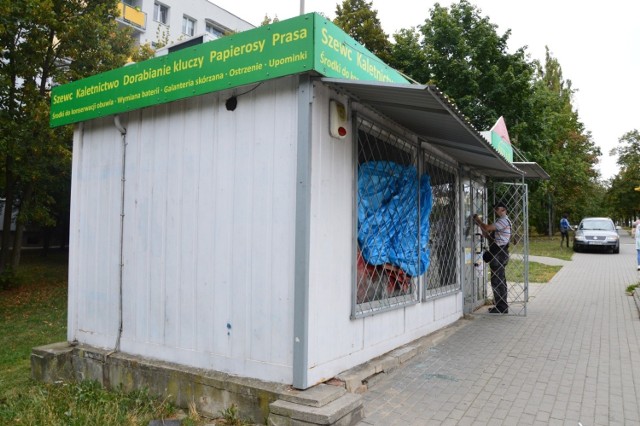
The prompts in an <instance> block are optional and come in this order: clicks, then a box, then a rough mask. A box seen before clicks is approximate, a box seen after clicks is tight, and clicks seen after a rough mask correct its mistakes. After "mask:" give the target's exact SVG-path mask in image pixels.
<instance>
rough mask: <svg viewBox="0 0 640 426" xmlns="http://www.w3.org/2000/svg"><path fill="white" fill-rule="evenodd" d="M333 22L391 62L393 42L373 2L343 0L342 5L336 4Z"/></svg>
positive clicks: (382, 58) (383, 59)
mask: <svg viewBox="0 0 640 426" xmlns="http://www.w3.org/2000/svg"><path fill="white" fill-rule="evenodd" d="M333 23H334V24H336V25H337V26H339V27H340V28H342V29H343V30H344V31H345V32H346V33H347V34H349V35H350V36H351V37H352V38H353V39H354V40H356V41H357V42H359V43H360V44H362V45H364V47H366V48H367V49H369V51H371V52H372V53H373V54H374V55H376V56H377V57H378V58H380V59H381V60H382V61H383V62H385V63H389V62H390V57H391V43H390V42H389V37H388V36H387V34H385V32H384V31H383V30H382V25H381V24H380V20H379V19H378V11H377V10H376V9H373V2H367V1H366V0H343V2H342V5H340V4H338V5H337V6H336V17H335V19H334V20H333Z"/></svg>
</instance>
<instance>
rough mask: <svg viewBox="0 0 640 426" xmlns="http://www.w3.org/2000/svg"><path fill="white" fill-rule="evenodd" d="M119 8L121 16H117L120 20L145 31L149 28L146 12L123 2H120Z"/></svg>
mask: <svg viewBox="0 0 640 426" xmlns="http://www.w3.org/2000/svg"><path fill="white" fill-rule="evenodd" d="M118 10H119V11H120V16H119V17H118V18H117V20H118V21H119V22H122V23H124V24H127V25H130V26H132V27H133V28H136V29H138V30H143V31H144V30H145V29H146V28H147V14H146V13H144V12H141V11H140V10H138V9H136V8H135V7H132V6H129V5H128V4H125V3H123V2H120V3H119V4H118Z"/></svg>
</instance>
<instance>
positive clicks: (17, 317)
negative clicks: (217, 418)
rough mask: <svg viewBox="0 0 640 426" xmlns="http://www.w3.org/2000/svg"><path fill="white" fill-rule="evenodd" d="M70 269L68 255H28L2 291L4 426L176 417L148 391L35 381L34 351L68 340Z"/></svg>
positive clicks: (0, 417) (0, 399) (0, 414)
mask: <svg viewBox="0 0 640 426" xmlns="http://www.w3.org/2000/svg"><path fill="white" fill-rule="evenodd" d="M67 265H68V256H67V253H65V252H52V253H50V254H49V255H48V256H47V257H41V256H40V252H38V251H25V252H24V253H23V255H22V261H21V266H20V269H19V270H18V272H17V274H16V278H17V279H16V281H15V284H14V285H13V286H12V287H10V288H9V289H6V290H1V291H0V424H3V425H5V424H6V425H21V424H24V425H65V426H66V425H78V426H80V425H82V426H85V425H96V426H98V425H100V426H109V425H114V426H115V425H118V426H121V425H145V426H146V425H147V424H149V421H150V420H153V419H161V418H167V417H168V416H170V415H171V413H172V412H173V408H172V407H171V406H170V405H169V404H167V403H165V402H163V401H158V400H157V399H155V398H153V397H151V396H150V395H147V393H146V392H144V391H134V392H129V393H125V392H123V391H115V392H109V391H106V390H104V389H102V387H101V386H100V385H99V384H97V383H93V382H83V383H65V384H56V385H47V384H44V383H39V382H35V381H33V380H31V378H30V377H31V366H30V361H29V359H30V355H31V349H32V348H33V347H34V346H41V345H45V344H49V343H54V342H60V341H65V340H66V318H67ZM192 424H195V423H192Z"/></svg>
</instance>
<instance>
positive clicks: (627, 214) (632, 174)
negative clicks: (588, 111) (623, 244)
mask: <svg viewBox="0 0 640 426" xmlns="http://www.w3.org/2000/svg"><path fill="white" fill-rule="evenodd" d="M618 144H619V145H618V146H617V147H615V148H613V149H612V150H611V152H610V154H611V155H618V161H617V163H618V165H619V166H620V171H619V172H618V174H617V175H616V176H614V178H613V179H612V181H611V187H610V188H609V191H608V193H607V205H609V206H611V208H612V212H611V215H612V216H615V217H618V218H620V219H623V220H627V221H630V220H632V219H635V218H636V217H638V215H639V214H640V192H638V191H636V190H635V188H638V187H640V132H639V131H638V130H637V129H634V130H631V131H629V132H627V133H625V134H624V135H622V137H621V138H620V139H619V140H618Z"/></svg>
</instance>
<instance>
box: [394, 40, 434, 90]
mask: <svg viewBox="0 0 640 426" xmlns="http://www.w3.org/2000/svg"><path fill="white" fill-rule="evenodd" d="M393 38H394V40H395V43H393V44H392V45H391V55H390V58H389V65H391V66H392V67H393V68H394V69H396V70H398V71H400V72H402V73H403V74H405V75H406V76H407V77H409V78H411V79H413V80H414V81H417V82H418V83H420V84H431V83H432V81H431V71H430V66H429V63H428V61H427V56H426V55H425V53H424V51H423V50H422V47H421V41H420V33H419V32H418V31H417V30H416V29H413V28H412V29H402V30H400V31H398V32H397V33H395V34H394V35H393Z"/></svg>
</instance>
